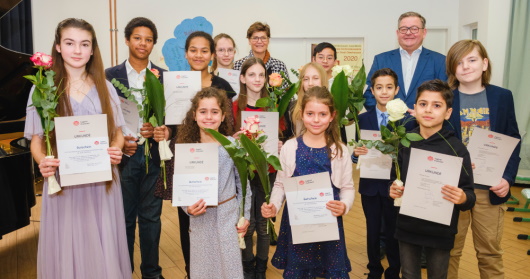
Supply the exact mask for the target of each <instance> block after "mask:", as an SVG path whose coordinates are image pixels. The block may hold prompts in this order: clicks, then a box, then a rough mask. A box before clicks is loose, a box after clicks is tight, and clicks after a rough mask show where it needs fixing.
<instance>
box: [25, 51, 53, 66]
mask: <svg viewBox="0 0 530 279" xmlns="http://www.w3.org/2000/svg"><path fill="white" fill-rule="evenodd" d="M30 60H31V62H33V64H35V66H39V67H44V69H49V68H50V67H51V66H52V65H53V61H52V57H51V56H49V55H48V54H44V53H42V52H36V53H35V54H33V56H31V58H30Z"/></svg>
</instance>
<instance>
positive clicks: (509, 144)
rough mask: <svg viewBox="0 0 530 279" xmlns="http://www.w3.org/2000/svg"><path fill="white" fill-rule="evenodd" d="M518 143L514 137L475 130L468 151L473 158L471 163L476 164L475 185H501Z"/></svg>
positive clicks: (479, 129)
mask: <svg viewBox="0 0 530 279" xmlns="http://www.w3.org/2000/svg"><path fill="white" fill-rule="evenodd" d="M518 143H519V139H516V138H513V137H510V136H507V135H503V134H499V133H495V132H492V131H488V130H485V129H481V128H477V127H475V128H473V134H472V135H471V137H470V138H469V144H468V145H467V150H468V151H469V155H470V156H471V162H473V163H474V164H475V169H474V170H473V179H474V181H475V183H476V184H482V185H487V186H497V185H499V183H500V182H501V178H502V174H503V173H504V170H505V169H506V165H508V161H509V160H510V156H511V155H512V153H513V150H514V149H515V147H517V144H518Z"/></svg>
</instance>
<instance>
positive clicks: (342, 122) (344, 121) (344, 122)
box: [340, 117, 350, 126]
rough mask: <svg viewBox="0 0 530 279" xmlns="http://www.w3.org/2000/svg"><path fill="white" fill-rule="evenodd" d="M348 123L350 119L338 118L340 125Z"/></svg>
mask: <svg viewBox="0 0 530 279" xmlns="http://www.w3.org/2000/svg"><path fill="white" fill-rule="evenodd" d="M348 123H350V121H348V118H346V117H344V118H342V119H341V120H340V125H341V126H346V125H348Z"/></svg>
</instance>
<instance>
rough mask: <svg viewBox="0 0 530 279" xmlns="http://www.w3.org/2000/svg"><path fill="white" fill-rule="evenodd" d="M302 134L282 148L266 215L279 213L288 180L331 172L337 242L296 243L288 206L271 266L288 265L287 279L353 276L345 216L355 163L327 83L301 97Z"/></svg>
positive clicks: (331, 203)
mask: <svg viewBox="0 0 530 279" xmlns="http://www.w3.org/2000/svg"><path fill="white" fill-rule="evenodd" d="M302 122H303V124H304V127H303V129H302V133H301V136H299V137H297V138H293V139H290V140H288V141H287V142H286V143H285V144H284V145H283V147H282V150H281V152H280V162H281V164H282V170H281V171H278V175H277V177H276V182H275V183H274V188H273V190H272V194H271V199H270V204H265V203H264V204H263V205H262V207H261V212H262V215H263V217H265V218H270V217H274V216H276V214H277V213H278V210H279V209H280V207H281V205H282V203H283V201H284V199H285V191H284V187H283V181H284V180H285V179H286V178H288V177H296V176H301V175H308V174H315V173H320V172H328V173H329V175H330V179H331V182H332V187H333V193H334V200H332V201H329V202H328V203H327V204H326V208H327V209H329V210H330V211H331V213H332V214H333V216H336V217H337V222H338V227H339V236H340V239H339V240H337V241H324V242H314V243H305V244H293V241H292V235H291V226H290V222H289V214H288V208H287V205H285V209H284V212H283V216H282V222H281V226H280V234H279V236H278V247H277V249H276V252H275V253H274V257H273V259H272V265H274V266H275V267H276V268H278V269H284V270H285V271H284V273H283V277H284V278H314V277H321V278H349V275H348V272H350V271H351V265H350V261H349V259H348V255H347V252H346V244H345V240H344V226H343V221H342V217H341V216H342V215H344V214H346V213H348V211H349V210H350V208H351V206H352V204H353V198H354V188H353V178H352V163H351V160H350V155H349V153H348V149H347V148H346V146H345V145H344V144H343V143H342V142H341V140H340V136H339V127H338V121H337V117H336V111H335V107H334V104H333V97H332V95H331V93H329V91H328V90H327V89H326V88H325V87H313V88H311V89H309V91H307V92H306V93H305V94H304V96H303V99H302Z"/></svg>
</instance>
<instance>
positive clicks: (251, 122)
mask: <svg viewBox="0 0 530 279" xmlns="http://www.w3.org/2000/svg"><path fill="white" fill-rule="evenodd" d="M245 124H247V125H246V127H245V130H246V132H248V133H251V134H255V133H257V132H258V129H259V117H258V116H249V117H247V119H245Z"/></svg>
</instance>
